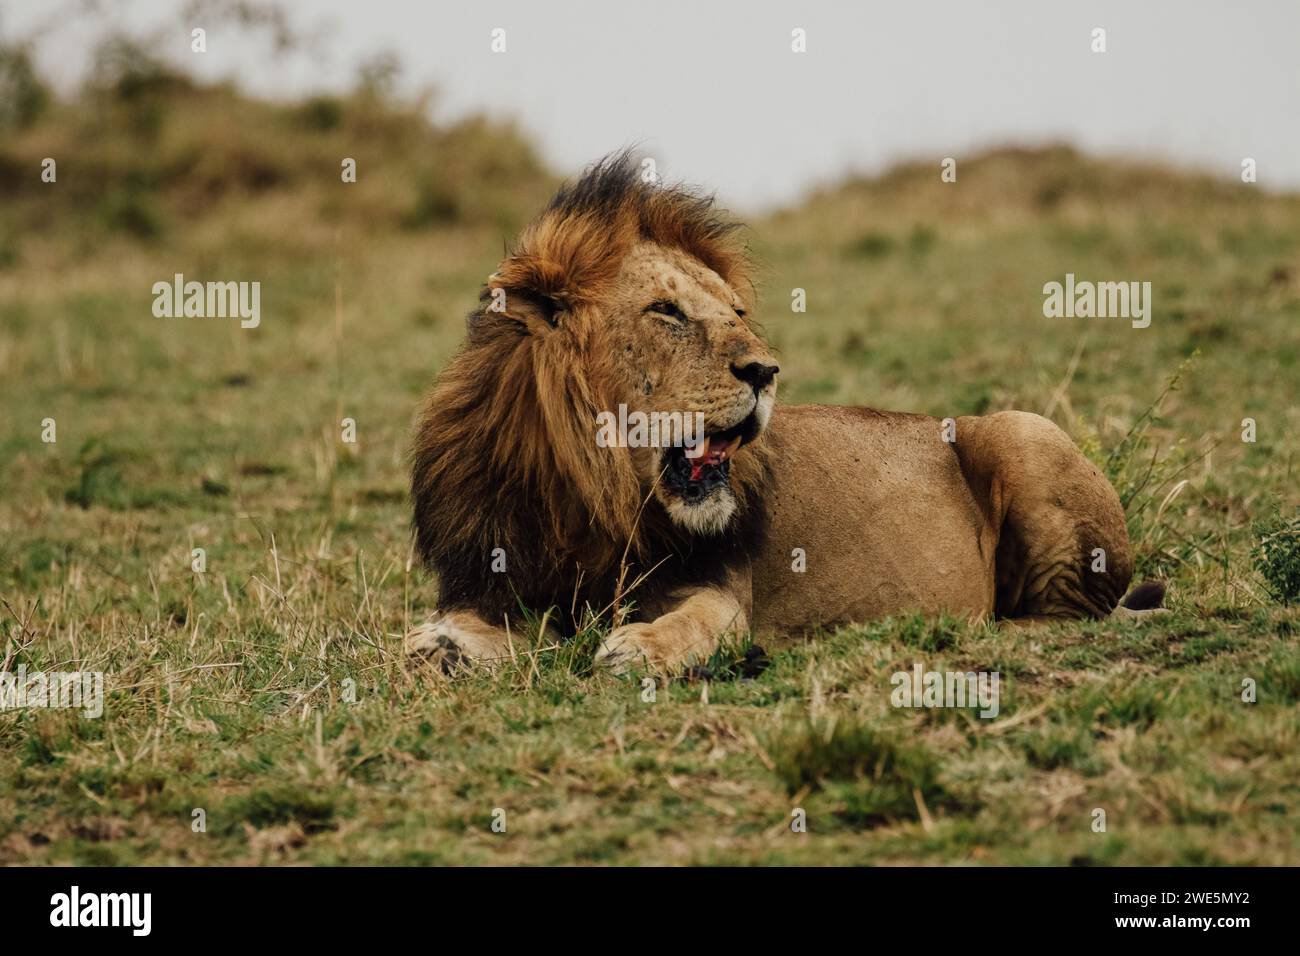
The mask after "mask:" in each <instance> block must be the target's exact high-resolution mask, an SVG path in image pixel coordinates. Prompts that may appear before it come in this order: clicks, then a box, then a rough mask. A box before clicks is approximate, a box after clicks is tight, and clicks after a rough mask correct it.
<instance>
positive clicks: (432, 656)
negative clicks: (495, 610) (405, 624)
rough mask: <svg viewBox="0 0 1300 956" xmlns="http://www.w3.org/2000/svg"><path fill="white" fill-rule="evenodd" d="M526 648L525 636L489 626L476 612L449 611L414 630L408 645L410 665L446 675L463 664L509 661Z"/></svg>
mask: <svg viewBox="0 0 1300 956" xmlns="http://www.w3.org/2000/svg"><path fill="white" fill-rule="evenodd" d="M503 623H505V622H503ZM525 647H526V642H525V641H524V635H523V634H522V633H521V632H519V631H516V630H514V629H513V628H512V629H510V630H507V629H506V628H505V627H496V626H494V625H492V624H489V623H488V622H487V621H485V620H483V618H481V617H479V616H478V615H477V614H475V613H474V612H473V611H445V612H443V613H442V614H439V615H438V616H437V617H436V618H434V619H433V620H432V621H427V622H425V623H424V624H421V625H420V626H419V627H417V628H414V629H413V630H412V631H411V632H410V633H409V634H407V635H406V639H405V641H404V650H405V652H406V659H407V661H408V662H410V663H414V664H417V665H418V664H428V665H431V666H433V667H434V668H436V669H438V670H440V671H442V672H443V673H450V672H451V671H453V670H455V669H456V667H458V666H459V665H461V664H471V663H475V662H479V661H483V662H490V661H500V660H509V659H510V658H512V657H513V656H514V655H515V654H516V653H517V652H518V651H520V650H523V649H524V648H525Z"/></svg>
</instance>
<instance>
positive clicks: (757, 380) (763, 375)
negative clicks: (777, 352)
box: [731, 362, 781, 392]
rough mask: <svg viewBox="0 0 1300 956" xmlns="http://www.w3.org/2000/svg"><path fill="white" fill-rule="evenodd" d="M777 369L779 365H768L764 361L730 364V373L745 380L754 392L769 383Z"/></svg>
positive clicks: (774, 376) (778, 369)
mask: <svg viewBox="0 0 1300 956" xmlns="http://www.w3.org/2000/svg"><path fill="white" fill-rule="evenodd" d="M779 371H781V369H780V367H779V366H776V365H768V364H767V363H765V362H749V363H747V364H745V365H734V364H733V365H732V366H731V374H732V375H734V376H736V378H738V379H740V380H741V381H742V382H747V383H748V384H750V385H751V386H753V388H754V391H756V392H758V391H762V390H763V389H764V388H766V387H767V386H768V385H770V384H771V383H772V379H774V378H776V373H777V372H779Z"/></svg>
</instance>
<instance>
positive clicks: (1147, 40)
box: [0, 0, 1300, 210]
mask: <svg viewBox="0 0 1300 956" xmlns="http://www.w3.org/2000/svg"><path fill="white" fill-rule="evenodd" d="M69 2H71V3H72V8H73V9H75V7H76V2H75V0H0V37H3V38H6V39H13V38H15V37H26V36H29V35H32V34H33V33H34V32H36V31H39V46H38V50H39V53H40V62H41V65H42V67H43V69H44V70H45V71H46V72H47V73H49V74H52V75H53V76H55V77H56V78H57V80H58V81H59V82H60V83H61V84H71V83H74V82H76V80H77V79H79V78H80V76H81V75H82V72H83V71H84V68H85V66H86V62H87V53H88V51H89V50H90V49H91V48H92V46H93V43H94V41H95V40H96V39H97V37H98V36H100V35H102V34H103V32H104V30H105V29H106V25H107V23H108V22H109V20H110V19H111V20H112V21H115V22H117V23H119V24H121V25H123V26H125V27H126V28H128V29H129V30H131V31H133V32H142V31H148V30H151V29H154V28H157V27H159V26H160V25H174V27H173V29H172V30H171V32H170V36H169V37H168V39H167V41H166V43H165V45H166V46H169V47H170V48H169V49H165V50H162V51H160V52H162V53H164V54H165V55H166V56H167V57H168V58H169V59H173V60H177V61H179V62H182V63H185V62H188V63H192V64H193V69H194V71H195V72H197V73H198V74H200V75H201V76H206V77H213V78H217V77H223V78H224V77H230V76H235V77H238V78H239V82H240V83H241V85H243V86H244V87H245V88H247V89H249V90H252V91H256V92H258V93H262V94H269V95H274V96H294V95H299V94H301V93H303V92H307V91H317V90H329V89H342V88H345V87H347V86H349V85H350V84H351V83H352V81H353V79H354V77H355V75H356V67H357V65H358V64H359V63H360V62H362V61H364V60H365V59H367V58H368V57H370V56H373V55H374V54H376V53H378V52H382V51H391V52H393V53H396V54H397V55H398V56H399V57H400V59H401V62H402V64H403V68H404V75H403V84H404V85H405V86H407V87H409V88H412V89H414V88H418V87H421V86H426V85H434V86H436V87H437V89H438V90H439V94H440V96H439V100H438V106H437V109H436V112H437V114H438V115H439V116H441V117H453V116H459V115H463V114H465V113H469V112H476V111H487V112H490V113H493V114H497V115H503V116H512V117H515V118H516V119H518V120H519V122H520V123H521V124H522V125H523V126H524V127H525V129H527V130H528V131H529V132H531V133H532V134H533V136H534V138H535V139H536V141H537V142H538V144H539V145H540V147H541V149H542V152H543V155H544V156H545V158H546V159H547V160H548V161H549V162H550V163H551V164H552V165H553V166H554V167H555V168H556V169H557V170H558V171H560V172H563V173H570V172H573V171H576V170H577V169H578V168H579V167H581V166H582V165H584V164H586V163H587V162H589V161H591V160H592V159H594V158H596V157H597V156H600V155H601V154H603V153H605V152H607V151H609V150H611V149H615V148H617V147H619V146H622V145H624V144H627V143H633V142H638V143H641V144H642V145H643V148H644V149H645V151H646V152H647V154H649V155H651V156H654V157H655V158H656V159H657V160H658V162H659V164H660V171H661V172H662V173H664V174H665V175H666V176H668V177H669V178H681V179H685V180H688V181H692V182H699V183H704V184H708V185H710V186H712V187H715V188H716V189H717V190H718V192H719V194H720V195H721V197H722V198H723V199H724V200H725V201H727V202H728V203H730V204H731V205H733V206H734V207H738V208H744V209H750V210H756V209H761V208H764V207H768V206H771V205H773V204H777V203H782V202H787V201H791V200H793V199H796V198H797V197H798V196H799V195H800V194H802V193H804V192H805V191H807V190H808V189H809V188H811V187H812V186H814V185H817V184H819V183H825V182H830V181H833V180H834V179H836V178H838V177H840V176H842V175H844V174H845V173H848V172H850V171H866V172H871V171H877V170H880V169H882V168H883V167H885V166H887V165H889V164H890V163H891V162H893V161H897V160H899V159H912V158H933V159H934V161H935V162H936V169H937V163H938V160H939V159H940V158H942V157H944V156H955V157H957V158H958V160H960V158H961V157H962V155H964V154H966V155H969V154H970V153H971V152H972V151H973V150H976V149H978V148H979V147H981V146H987V145H992V144H1000V143H1009V142H1014V143H1028V144H1032V143H1042V142H1051V141H1068V142H1072V143H1074V144H1076V145H1078V146H1081V147H1083V148H1085V149H1087V150H1090V151H1093V152H1098V153H1102V154H1120V153H1122V154H1128V155H1138V156H1147V157H1156V158H1162V159H1166V160H1172V161H1173V162H1175V163H1177V164H1179V165H1184V166H1192V167H1201V168H1208V169H1211V170H1214V171H1217V172H1221V173H1222V174H1223V175H1224V176H1237V175H1238V174H1239V170H1240V165H1241V160H1242V159H1243V158H1244V157H1252V158H1254V159H1255V160H1256V161H1257V163H1258V170H1259V173H1258V175H1259V181H1260V184H1261V185H1262V186H1264V187H1266V188H1267V187H1272V188H1289V189H1295V188H1300V66H1298V65H1297V63H1298V62H1300V56H1297V50H1296V45H1297V42H1300V0H1236V2H1231V0H1222V2H1213V0H1182V2H1174V0H1157V2H1153V0H1143V2H1134V0H1130V2H1114V3H1109V2H1100V3H1077V2H1076V3H1070V2H1065V0H1059V2H1055V0H1054V2H1044V0H1003V2H987V3H979V2H962V0H942V2H940V0H934V2H912V0H909V2H896V0H894V2H875V0H863V2H857V3H852V4H850V3H845V2H840V3H831V2H808V0H803V2H798V3H795V2H774V0H667V2H619V3H614V2H609V0H606V2H596V0H591V2H585V0H555V2H544V0H500V2H492V0H487V2H485V0H478V2H465V3H448V2H439V0H417V2H407V3H401V2H396V0H312V2H300V3H297V4H291V5H289V9H290V11H291V13H292V19H293V21H294V23H295V24H296V26H297V27H298V28H299V29H300V30H302V31H303V32H305V33H308V34H311V35H312V36H314V37H316V41H315V42H314V43H313V44H312V45H311V50H310V51H309V52H307V51H304V52H299V53H293V54H290V55H277V54H275V53H274V52H273V50H272V48H271V46H270V44H269V43H266V42H260V41H255V40H253V39H252V38H250V36H249V35H248V34H246V33H244V32H242V31H240V30H237V29H235V28H233V27H225V26H213V25H211V24H205V23H203V22H201V19H202V18H196V19H194V22H193V26H206V27H207V29H208V38H207V42H208V52H207V53H206V54H204V55H201V56H200V55H194V54H191V53H190V52H189V33H188V28H184V29H182V26H183V24H182V21H181V19H180V13H181V11H182V9H184V6H185V4H184V3H183V2H182V0H121V2H120V3H112V2H107V3H105V4H103V5H104V6H105V7H107V8H110V9H112V10H114V11H115V12H114V14H113V15H112V17H111V18H108V17H105V16H103V15H100V16H98V17H95V16H88V15H84V14H81V15H72V14H70V13H67V12H66V11H67V10H68V3H69ZM118 11H120V12H118ZM498 27H499V28H502V29H504V30H505V31H506V52H505V53H504V54H494V53H493V52H492V51H491V41H492V37H491V33H492V30H493V29H494V28H498ZM796 27H799V28H802V29H804V30H806V31H807V52H806V53H802V54H797V53H794V52H792V51H791V31H792V30H793V29H795V28H796ZM1095 27H1103V28H1105V30H1106V44H1107V52H1105V53H1102V54H1098V53H1093V52H1091V49H1090V45H1091V42H1092V38H1091V34H1092V30H1093V28H1095Z"/></svg>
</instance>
